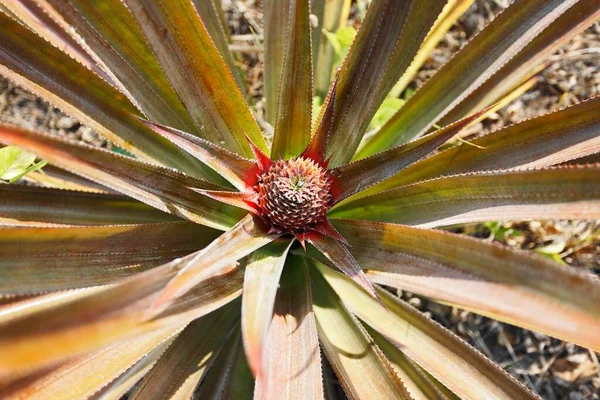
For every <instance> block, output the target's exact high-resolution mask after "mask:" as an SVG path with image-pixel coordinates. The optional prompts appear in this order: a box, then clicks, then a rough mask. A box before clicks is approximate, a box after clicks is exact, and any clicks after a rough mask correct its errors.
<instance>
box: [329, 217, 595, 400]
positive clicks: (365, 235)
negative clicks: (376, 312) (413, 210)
mask: <svg viewBox="0 0 600 400" xmlns="http://www.w3.org/2000/svg"><path fill="white" fill-rule="evenodd" d="M336 226H337V228H338V229H339V230H340V232H341V233H342V235H344V237H345V238H346V239H348V241H349V242H350V244H351V245H352V246H353V247H352V251H353V252H354V253H353V254H354V256H355V257H356V258H357V260H358V261H359V262H360V263H361V266H362V267H363V268H364V269H365V271H366V272H367V276H369V277H370V279H372V280H374V281H376V282H379V283H383V284H386V285H390V286H395V287H398V288H401V289H403V290H408V291H410V292H413V293H418V294H420V295H424V296H428V297H432V298H433V299H435V300H439V301H442V302H445V303H450V304H453V305H456V306H458V307H462V308H466V309H468V310H470V311H474V312H477V313H480V314H483V315H486V316H489V317H491V318H494V319H498V320H500V321H504V322H507V323H510V324H513V325H518V326H521V327H524V328H527V329H533V330H536V331H539V332H542V333H545V334H547V335H551V336H555V337H558V338H560V339H563V340H567V341H570V342H573V343H576V344H579V345H580V346H584V347H589V348H591V349H594V350H598V349H600V338H599V337H598V335H596V334H595V333H596V332H597V331H598V329H600V318H599V317H600V281H599V280H598V279H594V277H592V276H590V275H589V274H588V273H586V272H583V271H580V270H577V269H575V268H570V267H565V266H564V265H561V264H558V263H556V262H554V261H551V260H550V259H547V258H543V257H541V256H538V255H533V254H531V253H527V252H524V251H518V250H512V249H510V248H506V247H502V246H499V245H497V244H494V243H487V242H484V241H481V240H477V239H474V238H470V237H466V236H463V235H457V234H452V233H448V232H442V231H436V230H428V229H419V228H413V227H408V226H404V225H395V224H383V223H378V222H370V221H350V220H343V221H342V220H340V221H339V222H338V221H336ZM364 297H366V296H364ZM368 323H369V324H370V322H368ZM426 369H427V368H426ZM429 372H432V371H431V370H429ZM434 375H435V374H434ZM435 376H436V378H438V379H440V380H442V377H440V376H437V375H435ZM457 394H458V392H457Z"/></svg>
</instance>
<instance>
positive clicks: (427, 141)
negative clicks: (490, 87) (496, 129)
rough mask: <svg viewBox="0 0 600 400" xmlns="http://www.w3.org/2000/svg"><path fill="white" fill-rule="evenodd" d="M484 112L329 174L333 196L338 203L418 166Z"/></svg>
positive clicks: (336, 169)
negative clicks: (410, 166)
mask: <svg viewBox="0 0 600 400" xmlns="http://www.w3.org/2000/svg"><path fill="white" fill-rule="evenodd" d="M485 111H486V110H484V111H481V112H478V113H476V114H473V115H471V116H469V117H467V118H464V119H461V120H460V121H457V122H455V123H454V124H452V125H449V126H447V127H444V128H441V129H438V130H437V131H436V132H434V133H432V134H430V135H427V136H425V137H422V138H420V139H417V140H415V141H413V142H410V143H407V144H405V145H402V146H399V147H394V148H392V149H389V150H387V151H384V152H383V153H379V154H376V155H374V156H371V157H368V158H364V159H362V160H359V161H355V162H353V163H350V164H346V165H343V166H341V167H338V168H335V169H333V170H331V174H332V175H333V176H335V178H336V179H335V181H334V186H333V188H332V192H333V195H334V201H335V202H336V203H337V202H339V201H341V200H344V199H345V198H346V197H349V196H352V195H353V194H356V193H359V192H361V191H363V190H365V189H367V188H369V187H371V186H373V185H375V184H377V183H379V182H381V181H383V180H385V179H387V178H389V177H391V176H393V175H395V174H397V173H398V172H400V171H401V170H402V169H404V168H406V167H408V166H409V165H411V164H413V163H415V162H417V161H418V160H420V159H421V158H423V157H425V156H426V155H427V154H429V153H431V152H432V151H434V150H435V149H437V148H438V147H439V146H441V145H442V144H444V143H445V142H446V141H448V140H449V139H450V138H451V137H453V136H454V135H456V134H457V133H459V132H460V131H461V130H462V129H463V128H465V127H466V126H468V125H469V124H470V123H471V122H473V121H474V120H476V119H477V118H478V117H479V116H480V115H481V114H482V113H484V112H485Z"/></svg>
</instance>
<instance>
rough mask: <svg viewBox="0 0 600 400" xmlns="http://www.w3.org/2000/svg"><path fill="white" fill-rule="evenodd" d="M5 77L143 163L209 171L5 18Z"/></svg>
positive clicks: (102, 85)
mask: <svg viewBox="0 0 600 400" xmlns="http://www.w3.org/2000/svg"><path fill="white" fill-rule="evenodd" d="M0 71H1V72H2V74H3V75H5V76H6V77H7V78H9V79H11V80H12V81H14V82H15V83H17V84H18V85H20V86H22V87H24V88H26V89H28V90H30V91H32V92H33V93H35V94H37V95H38V96H40V97H42V98H44V99H45V100H47V101H49V102H50V103H51V104H53V105H54V106H56V107H58V108H60V109H61V110H63V111H64V112H66V113H68V114H69V115H71V116H73V117H74V118H77V119H78V120H79V121H81V122H82V123H83V124H85V125H86V126H89V127H90V128H92V129H94V130H96V131H98V132H99V133H100V134H102V135H104V136H106V137H107V138H108V139H110V140H111V141H112V142H114V143H115V144H117V145H119V146H121V147H123V148H124V149H126V150H127V151H129V152H131V153H133V154H135V155H136V156H138V157H141V158H144V159H146V160H152V161H158V162H160V163H163V164H164V165H168V166H172V167H176V168H179V169H181V170H182V171H185V172H188V173H195V174H200V173H201V171H202V168H205V167H204V166H203V165H202V163H200V162H198V161H196V160H194V159H192V158H191V157H190V156H186V155H185V154H183V153H182V152H181V151H180V150H179V149H177V148H176V147H175V146H173V145H172V144H170V143H169V142H168V141H167V140H166V139H164V138H162V137H160V136H159V135H157V134H155V133H154V132H152V130H151V129H149V128H147V127H146V126H144V124H142V123H141V122H140V121H138V120H137V119H136V118H135V117H134V115H138V114H139V113H138V111H137V109H136V108H135V107H134V106H133V105H132V104H131V103H130V102H129V101H128V100H127V99H126V98H125V96H124V95H123V94H121V93H120V92H118V91H117V90H116V89H115V88H113V87H112V86H110V85H109V84H108V83H107V82H105V81H104V80H102V78H101V77H99V76H97V75H96V74H94V72H92V71H90V70H88V69H87V68H86V67H85V66H83V65H81V64H79V63H78V62H77V61H75V60H73V59H72V58H70V57H69V56H68V55H67V54H64V53H62V52H61V51H60V50H59V49H57V48H55V47H54V46H52V45H51V44H50V43H48V42H47V41H45V40H44V39H43V38H41V37H39V36H37V35H36V34H35V33H33V32H31V31H30V30H29V29H27V28H26V27H25V26H23V25H21V24H19V23H18V22H16V21H13V20H12V19H11V18H9V17H8V16H6V15H5V14H3V13H0Z"/></svg>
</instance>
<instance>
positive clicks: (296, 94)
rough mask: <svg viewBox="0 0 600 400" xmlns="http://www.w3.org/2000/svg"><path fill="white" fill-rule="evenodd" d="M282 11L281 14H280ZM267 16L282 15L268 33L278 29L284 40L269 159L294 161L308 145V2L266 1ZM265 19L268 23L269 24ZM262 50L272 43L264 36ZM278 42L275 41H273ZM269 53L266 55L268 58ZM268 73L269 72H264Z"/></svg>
mask: <svg viewBox="0 0 600 400" xmlns="http://www.w3.org/2000/svg"><path fill="white" fill-rule="evenodd" d="M279 9H281V10H279ZM265 10H267V15H271V14H275V15H281V17H283V20H282V21H281V22H282V24H281V25H275V26H273V27H268V28H267V32H269V33H271V30H273V29H277V30H278V31H277V33H276V34H277V36H280V37H281V36H283V37H282V38H281V39H278V40H282V41H283V43H281V44H280V43H277V45H279V44H280V45H281V46H282V51H281V59H277V60H270V61H271V62H273V61H275V62H277V63H279V62H280V63H281V73H280V79H279V85H278V91H277V112H276V115H275V124H274V128H275V133H274V136H273V145H272V146H271V159H273V160H277V159H279V158H283V159H288V158H291V157H297V156H298V155H300V153H301V152H302V151H303V150H304V149H305V148H306V146H307V145H308V142H309V141H310V131H311V129H310V128H311V110H312V79H311V78H312V50H311V29H310V18H309V17H310V0H266V4H265ZM269 22H271V21H269V18H267V23H269ZM266 39H267V40H265V46H269V45H270V44H271V43H272V40H271V39H272V35H270V34H269V35H267V36H266ZM276 40H277V39H276ZM269 55H270V51H267V56H269ZM265 72H266V73H268V72H269V71H265Z"/></svg>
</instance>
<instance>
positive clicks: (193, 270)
mask: <svg viewBox="0 0 600 400" xmlns="http://www.w3.org/2000/svg"><path fill="white" fill-rule="evenodd" d="M278 237H279V234H271V235H269V234H267V231H266V229H265V227H264V226H262V224H261V223H260V221H259V220H258V219H255V218H254V217H252V216H251V215H247V216H246V217H244V218H243V219H242V220H241V221H240V222H238V223H237V224H236V225H235V226H234V227H233V228H231V229H229V230H228V231H227V232H224V233H223V234H222V235H221V236H219V237H218V238H217V239H216V240H215V241H213V242H212V243H211V244H210V245H208V246H207V247H206V248H204V250H202V251H200V252H198V253H197V254H196V255H195V256H194V258H193V259H192V260H191V261H190V262H189V263H187V265H186V266H185V268H183V269H181V271H179V273H178V274H177V276H175V277H174V278H173V279H172V280H171V281H170V282H169V284H168V285H167V286H166V287H165V289H164V290H163V291H162V293H161V295H160V297H159V298H158V299H157V300H156V302H155V303H154V304H153V305H152V307H151V309H150V310H149V314H150V315H155V314H158V313H159V312H161V311H163V310H164V309H165V308H167V307H168V306H169V304H171V303H172V302H173V301H174V300H175V299H177V298H179V297H181V296H182V295H183V294H185V293H186V292H188V291H189V290H191V289H192V288H193V287H194V286H196V285H197V284H198V283H200V282H202V281H203V280H205V279H206V277H207V276H211V275H212V274H214V273H215V272H216V271H219V270H221V269H222V268H223V267H224V266H226V265H229V264H234V263H235V262H236V261H238V260H240V259H241V258H243V257H245V256H247V255H248V254H250V253H252V252H253V251H255V250H257V249H260V248H261V247H263V246H265V245H267V244H269V243H271V242H272V241H273V240H275V239H277V238H278Z"/></svg>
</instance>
